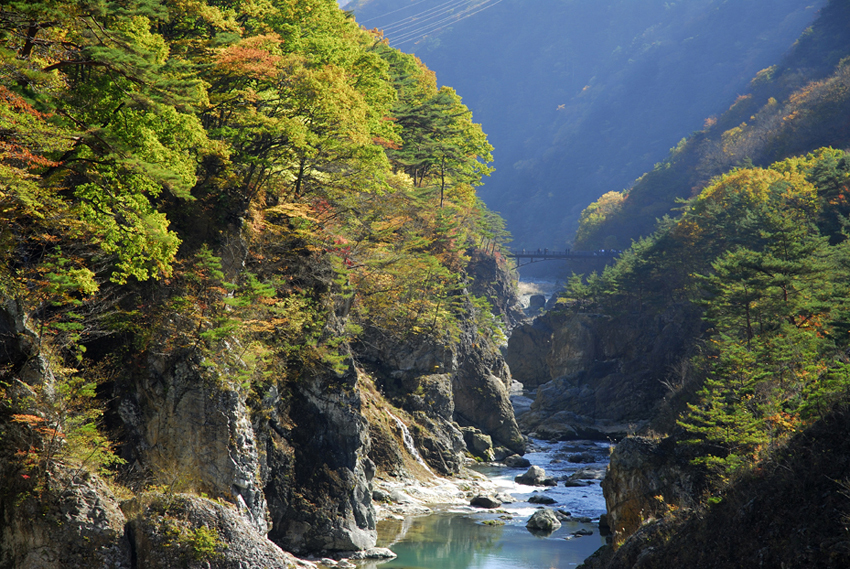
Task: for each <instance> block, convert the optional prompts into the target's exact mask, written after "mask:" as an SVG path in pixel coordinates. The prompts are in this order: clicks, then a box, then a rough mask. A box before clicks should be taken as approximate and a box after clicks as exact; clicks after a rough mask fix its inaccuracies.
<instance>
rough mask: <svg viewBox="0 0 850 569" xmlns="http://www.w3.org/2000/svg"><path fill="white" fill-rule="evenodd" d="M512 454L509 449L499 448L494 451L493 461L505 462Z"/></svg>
mask: <svg viewBox="0 0 850 569" xmlns="http://www.w3.org/2000/svg"><path fill="white" fill-rule="evenodd" d="M512 452H513V451H511V450H510V449H508V448H505V447H503V446H497V447H495V448H494V449H493V460H495V461H504V460H505V459H506V458H507V457H509V456H511V454H512Z"/></svg>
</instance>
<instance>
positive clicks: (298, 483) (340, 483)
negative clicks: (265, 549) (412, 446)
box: [265, 373, 377, 553]
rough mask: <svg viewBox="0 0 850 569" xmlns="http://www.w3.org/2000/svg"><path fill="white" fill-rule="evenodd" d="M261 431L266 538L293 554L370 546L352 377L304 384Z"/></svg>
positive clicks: (367, 468) (367, 472) (363, 435)
mask: <svg viewBox="0 0 850 569" xmlns="http://www.w3.org/2000/svg"><path fill="white" fill-rule="evenodd" d="M275 401H276V406H275V407H274V410H275V413H274V414H273V415H272V417H271V419H270V420H269V422H270V423H271V424H272V425H273V427H272V428H271V429H269V430H267V431H266V433H267V436H268V437H269V438H268V439H267V441H266V444H265V449H266V456H267V459H266V460H267V463H268V472H269V474H268V483H267V484H266V488H265V495H266V497H267V499H268V503H269V511H270V517H271V521H272V522H273V527H272V529H271V531H269V534H268V535H269V539H271V540H272V541H274V542H275V543H277V544H278V545H280V546H281V547H283V548H284V549H286V550H287V551H292V552H295V553H306V552H314V551H352V550H359V549H369V548H371V547H374V546H375V543H376V540H377V534H376V531H375V509H374V506H373V505H372V491H371V489H370V482H371V479H372V477H373V476H374V474H375V465H374V464H373V463H372V461H371V460H370V459H369V458H368V452H369V448H370V445H371V440H370V438H369V430H368V425H367V423H366V420H365V418H364V417H363V415H362V414H361V412H360V409H361V406H362V399H361V394H360V391H359V389H357V385H356V376H355V375H354V374H353V373H352V374H350V375H346V376H344V377H337V376H327V377H315V378H305V381H303V382H299V383H298V384H297V386H295V387H293V390H292V392H291V394H290V397H289V398H288V399H285V400H284V399H282V398H281V399H276V400H275Z"/></svg>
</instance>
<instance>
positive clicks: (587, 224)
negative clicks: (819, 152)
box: [576, 0, 850, 248]
mask: <svg viewBox="0 0 850 569" xmlns="http://www.w3.org/2000/svg"><path fill="white" fill-rule="evenodd" d="M848 56H850V3H848V2H846V1H843V0H837V1H832V2H829V4H828V5H827V6H826V7H825V8H823V10H821V12H820V16H819V17H818V19H817V20H816V21H815V22H814V23H813V24H812V26H811V27H810V28H809V29H807V30H806V32H805V33H804V34H803V35H802V36H801V37H800V38H799V40H798V41H797V42H796V43H795V44H794V47H793V49H791V50H790V52H789V53H788V54H787V55H786V56H785V57H784V58H782V59H781V60H778V62H777V63H775V64H774V65H771V66H769V67H766V68H764V69H762V70H761V71H759V72H758V73H757V74H756V75H755V77H754V78H753V79H752V81H751V82H750V85H749V88H748V89H747V90H746V91H742V92H741V93H740V96H739V97H738V98H737V99H736V100H735V102H734V104H732V105H731V107H730V108H729V109H728V110H726V111H725V112H723V113H720V114H718V115H716V116H710V117H707V118H706V120H705V124H704V127H703V128H702V129H701V130H699V131H698V132H695V133H693V134H692V135H691V136H689V137H687V138H683V139H682V140H681V141H680V142H679V144H678V145H677V146H676V148H674V149H672V150H671V152H670V154H669V155H668V157H667V158H666V159H665V160H663V161H661V162H659V163H658V164H657V165H656V166H655V168H654V169H653V170H651V171H648V172H647V173H646V174H645V175H643V176H642V177H641V178H640V179H639V180H638V181H637V183H636V184H635V185H634V187H632V188H630V189H628V190H626V191H623V192H609V193H607V194H605V195H603V196H602V197H601V198H600V199H599V200H598V201H596V202H595V203H593V204H591V205H590V206H589V207H588V208H587V209H586V210H585V211H584V212H583V213H582V218H581V227H580V229H579V232H578V235H577V238H576V240H577V243H578V246H580V247H609V248H622V247H626V246H628V244H629V243H630V242H631V240H632V239H636V238H638V237H640V236H645V235H648V234H649V233H650V232H651V231H652V230H653V229H652V228H653V226H654V224H655V222H656V220H657V219H658V218H661V217H662V216H664V215H667V214H670V215H675V209H676V207H677V204H676V202H677V200H679V199H688V198H691V197H693V196H694V195H695V194H696V193H698V192H699V191H700V190H701V189H702V188H704V187H706V185H708V184H709V182H710V180H711V179H712V177H714V176H718V175H720V174H724V173H726V172H728V171H729V170H731V169H732V168H735V167H738V166H745V165H751V164H752V165H757V166H768V165H769V164H770V163H772V162H774V161H777V160H781V159H784V158H787V157H789V156H794V155H797V154H804V153H806V152H809V151H811V150H814V149H815V148H818V147H820V146H832V147H835V148H846V147H847V146H848V145H850V123H848V120H847V116H848V113H849V112H850V98H848V93H847V82H848V64H847V61H848V60H847V59H846V58H847V57H848Z"/></svg>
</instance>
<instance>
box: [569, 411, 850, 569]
mask: <svg viewBox="0 0 850 569" xmlns="http://www.w3.org/2000/svg"><path fill="white" fill-rule="evenodd" d="M848 430H850V413H848V411H847V408H846V406H844V405H841V406H839V407H837V408H836V409H835V410H834V411H833V412H832V413H831V414H830V415H828V416H827V417H825V418H824V419H822V420H820V421H818V422H817V423H815V424H814V425H812V426H811V427H809V428H808V429H806V430H805V431H804V432H801V433H799V435H797V436H795V437H794V438H793V439H792V440H791V441H789V443H788V445H787V447H786V448H785V449H784V450H782V451H780V452H779V453H777V454H778V456H776V458H775V460H774V461H772V462H771V464H770V465H766V466H765V467H764V468H760V469H758V470H756V471H754V472H751V473H749V474H746V475H744V476H741V477H740V478H738V479H737V480H736V481H735V483H734V484H732V485H731V486H730V487H728V488H726V489H725V490H724V491H723V493H722V494H721V495H719V496H718V499H719V500H718V503H716V504H715V505H713V506H710V507H708V508H704V509H703V508H700V509H695V510H693V511H691V512H688V511H684V512H681V515H677V516H675V517H667V518H663V519H658V520H656V521H648V522H646V523H644V524H643V525H641V527H640V528H639V529H638V530H637V531H636V532H635V533H634V534H633V535H632V536H631V537H630V538H629V539H627V540H626V541H625V542H624V543H623V544H622V545H621V546H620V547H619V548H618V549H617V550H616V551H613V550H612V549H611V548H605V549H603V550H601V551H600V552H599V554H598V555H594V556H593V557H591V558H590V559H588V560H587V561H585V564H584V565H583V566H582V567H584V568H585V569H633V568H652V569H678V568H681V567H688V568H693V569H710V568H715V567H783V566H785V567H823V568H825V569H843V568H845V567H847V566H848V564H847V561H848V559H850V553H848V539H847V523H846V519H845V521H841V519H842V516H846V514H847V511H848V498H847V496H846V493H845V492H846V484H847V479H848V476H850V438H848V437H847V436H846V434H847V432H848ZM621 445H622V443H621ZM637 446H638V447H640V448H641V449H642V450H638V449H633V452H630V454H632V455H634V456H645V455H646V453H647V452H650V454H651V455H654V454H655V453H657V452H660V451H661V449H657V448H656V449H655V450H654V451H653V450H652V446H650V445H647V444H646V443H645V442H642V441H637ZM613 463H614V462H613V460H612V464H613ZM647 474H649V473H648V472H647ZM836 481H841V483H837V482H836ZM635 489H637V487H635ZM666 497H667V496H666V494H665V498H666ZM609 519H610V517H609ZM611 528H612V529H616V526H614V525H613V524H612V526H611ZM718 544H722V547H718Z"/></svg>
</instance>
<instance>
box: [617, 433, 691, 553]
mask: <svg viewBox="0 0 850 569" xmlns="http://www.w3.org/2000/svg"><path fill="white" fill-rule="evenodd" d="M689 458H690V457H689V456H687V455H686V454H684V453H683V450H682V449H681V448H680V447H679V446H677V445H676V443H675V441H674V440H673V439H672V438H666V439H662V440H660V441H658V440H652V439H648V438H644V437H628V438H626V439H623V440H622V441H621V442H620V443H619V444H618V445H617V446H616V447H615V448H614V452H613V453H612V454H611V461H610V462H609V464H608V470H607V472H606V474H605V478H604V479H603V480H602V489H603V491H604V494H605V505H606V509H607V511H608V518H607V521H608V524H609V526H610V527H611V529H612V530H613V531H614V532H615V533H617V534H619V535H620V536H626V535H629V534H631V533H632V532H634V531H635V530H636V529H637V528H638V527H640V524H641V523H642V522H643V521H644V520H645V519H647V518H649V517H652V516H658V517H662V516H663V515H664V514H665V513H666V511H667V508H668V505H669V504H674V505H676V506H680V507H681V506H688V505H691V503H692V500H693V498H692V497H693V496H698V495H699V494H700V492H701V490H702V487H701V484H702V483H704V482H705V481H704V479H702V478H700V476H699V475H698V474H697V472H695V471H694V469H693V468H691V465H690V462H689ZM657 496H663V497H664V499H663V500H658V499H657V498H656V497H657Z"/></svg>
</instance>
